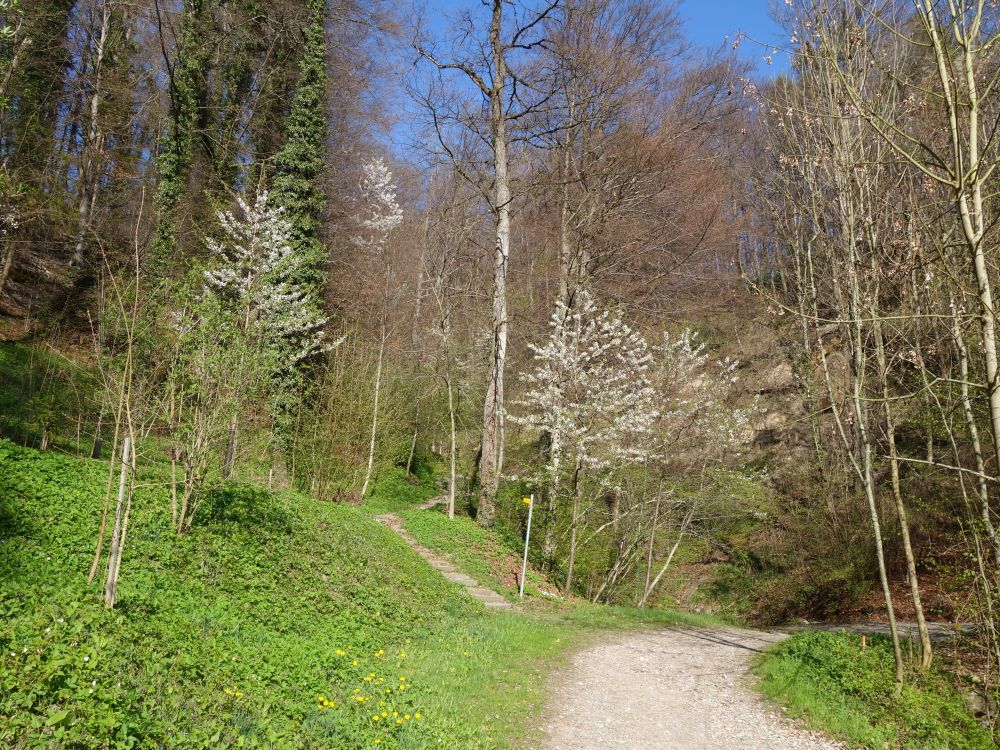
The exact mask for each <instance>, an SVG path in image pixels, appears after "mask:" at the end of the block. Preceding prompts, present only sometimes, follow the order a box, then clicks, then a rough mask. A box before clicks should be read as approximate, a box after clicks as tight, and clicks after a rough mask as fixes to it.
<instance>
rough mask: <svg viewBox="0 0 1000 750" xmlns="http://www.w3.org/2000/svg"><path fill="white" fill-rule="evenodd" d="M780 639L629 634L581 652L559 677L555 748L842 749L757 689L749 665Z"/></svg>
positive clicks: (553, 702) (713, 633)
mask: <svg viewBox="0 0 1000 750" xmlns="http://www.w3.org/2000/svg"><path fill="white" fill-rule="evenodd" d="M785 637H787V636H785V635H784V634H781V633H760V632H753V631H748V630H737V629H719V630H701V629H694V628H690V629H688V628H676V629H671V630H663V631H655V632H648V631H647V632H640V633H635V632H633V633H626V634H621V635H618V636H615V637H613V638H612V639H609V640H605V641H601V642H600V643H597V644H595V645H593V646H590V647H589V648H587V649H585V650H583V651H581V652H580V653H578V654H576V656H574V658H573V660H572V662H571V664H570V665H569V666H568V668H567V669H565V670H564V671H563V672H562V673H561V674H559V675H557V677H556V678H555V683H554V685H553V690H552V692H551V693H550V695H551V698H550V703H549V706H550V708H549V713H548V715H547V717H546V724H547V726H546V734H547V736H548V743H547V748H548V750H607V749H608V748H628V750H839V749H840V748H841V747H842V746H841V745H838V744H836V743H834V742H831V741H830V740H827V739H825V738H823V737H821V736H819V735H817V734H815V733H813V732H810V731H808V730H805V729H803V728H801V727H799V726H796V725H795V724H794V723H792V722H791V721H789V720H787V719H785V718H784V717H782V716H781V712H780V709H778V708H776V707H773V706H771V705H769V704H767V703H766V702H765V701H764V700H763V699H762V698H761V697H759V696H758V695H757V694H756V693H755V692H754V690H753V688H752V687H751V686H750V680H751V679H752V675H751V674H750V663H751V660H752V659H753V657H754V656H755V655H756V654H757V653H758V652H760V651H762V650H764V649H765V648H766V647H767V646H768V645H770V644H771V643H774V642H776V641H779V640H781V639H782V638H785Z"/></svg>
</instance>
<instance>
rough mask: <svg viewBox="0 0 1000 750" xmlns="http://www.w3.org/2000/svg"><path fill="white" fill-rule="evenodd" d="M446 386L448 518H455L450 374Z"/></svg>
mask: <svg viewBox="0 0 1000 750" xmlns="http://www.w3.org/2000/svg"><path fill="white" fill-rule="evenodd" d="M447 385H448V421H449V423H450V427H451V429H450V437H451V443H450V449H449V451H448V518H454V517H455V481H456V480H457V476H456V471H455V463H456V458H457V456H456V454H457V446H456V442H457V441H456V429H455V397H454V393H453V390H452V385H451V374H449V375H448V378H447Z"/></svg>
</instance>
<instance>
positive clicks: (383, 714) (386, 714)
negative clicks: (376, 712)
mask: <svg viewBox="0 0 1000 750" xmlns="http://www.w3.org/2000/svg"><path fill="white" fill-rule="evenodd" d="M387 716H389V712H388V711H383V712H382V718H383V719H384V718H386V717H387Z"/></svg>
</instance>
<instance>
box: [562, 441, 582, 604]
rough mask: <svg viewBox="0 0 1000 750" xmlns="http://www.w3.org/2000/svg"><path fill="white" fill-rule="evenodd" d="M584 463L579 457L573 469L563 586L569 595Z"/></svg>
mask: <svg viewBox="0 0 1000 750" xmlns="http://www.w3.org/2000/svg"><path fill="white" fill-rule="evenodd" d="M582 468H583V464H582V462H581V460H580V459H579V458H577V459H576V468H575V469H574V470H573V510H572V515H571V516H570V524H569V560H568V561H567V563H566V584H565V586H564V587H563V594H564V595H565V596H569V595H570V593H571V592H572V590H573V565H574V564H575V563H576V531H577V525H578V524H579V522H580V471H581V470H582Z"/></svg>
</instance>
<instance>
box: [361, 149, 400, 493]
mask: <svg viewBox="0 0 1000 750" xmlns="http://www.w3.org/2000/svg"><path fill="white" fill-rule="evenodd" d="M358 189H359V190H358V195H359V203H360V209H359V212H358V214H357V215H356V217H355V221H356V223H357V230H358V233H357V234H356V235H355V236H354V238H353V241H354V244H355V245H356V246H357V247H358V248H359V249H360V250H361V251H363V252H366V253H369V254H371V255H372V256H379V257H380V259H381V261H382V264H383V267H384V271H385V285H384V287H383V291H382V318H381V336H380V338H379V347H378V363H377V364H376V366H375V395H374V398H373V399H372V402H373V403H372V429H371V437H370V440H369V442H368V466H367V467H366V468H365V481H364V483H363V484H362V486H361V497H362V498H364V496H365V495H366V494H367V492H368V484H369V483H370V482H371V478H372V467H373V466H374V465H375V438H376V435H377V434H378V407H379V397H380V395H381V392H382V363H383V361H384V359H385V343H386V340H387V338H388V336H389V296H390V284H391V279H392V260H391V258H390V255H389V252H388V247H387V246H388V244H389V237H390V236H391V235H392V232H393V230H395V229H396V227H398V226H399V225H400V224H401V223H402V221H403V209H402V208H400V206H399V203H398V202H397V200H396V185H395V183H394V182H393V179H392V172H391V171H389V168H388V167H387V166H386V164H385V161H383V160H382V158H381V157H376V158H374V159H372V160H371V161H368V162H366V163H365V164H364V166H363V167H362V169H361V181H360V184H359V185H358Z"/></svg>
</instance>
